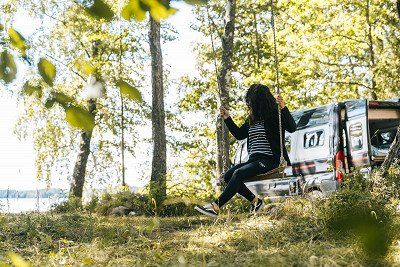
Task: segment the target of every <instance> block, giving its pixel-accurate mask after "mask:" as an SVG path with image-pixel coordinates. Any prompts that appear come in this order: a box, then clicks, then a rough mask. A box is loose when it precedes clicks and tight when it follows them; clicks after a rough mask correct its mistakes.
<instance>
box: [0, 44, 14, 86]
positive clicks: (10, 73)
mask: <svg viewBox="0 0 400 267" xmlns="http://www.w3.org/2000/svg"><path fill="white" fill-rule="evenodd" d="M16 76H17V65H16V64H15V61H14V57H13V56H12V55H11V54H10V53H8V52H7V51H3V52H2V53H1V55H0V79H1V80H3V81H4V82H5V83H10V82H12V81H13V80H14V79H15V77H16Z"/></svg>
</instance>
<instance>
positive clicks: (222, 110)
mask: <svg viewBox="0 0 400 267" xmlns="http://www.w3.org/2000/svg"><path fill="white" fill-rule="evenodd" d="M219 113H220V115H221V117H222V118H223V119H224V120H225V119H227V118H228V117H229V116H230V114H229V111H228V110H227V109H226V108H225V107H224V106H220V107H219Z"/></svg>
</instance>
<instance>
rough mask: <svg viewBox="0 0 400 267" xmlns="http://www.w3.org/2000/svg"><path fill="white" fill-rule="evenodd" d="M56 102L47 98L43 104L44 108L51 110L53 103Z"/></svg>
mask: <svg viewBox="0 0 400 267" xmlns="http://www.w3.org/2000/svg"><path fill="white" fill-rule="evenodd" d="M55 102H56V100H55V99H54V98H48V99H47V100H46V103H44V106H45V107H46V108H47V109H49V108H52V107H53V106H54V103H55Z"/></svg>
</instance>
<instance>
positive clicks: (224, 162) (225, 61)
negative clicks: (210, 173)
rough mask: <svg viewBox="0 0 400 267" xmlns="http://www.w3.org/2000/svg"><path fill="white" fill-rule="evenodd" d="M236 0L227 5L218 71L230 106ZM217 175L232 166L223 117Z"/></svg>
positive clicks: (219, 122) (219, 125)
mask: <svg viewBox="0 0 400 267" xmlns="http://www.w3.org/2000/svg"><path fill="white" fill-rule="evenodd" d="M235 16H236V0H227V1H226V5H225V18H224V22H225V28H224V33H223V35H222V59H221V60H222V62H221V69H220V71H219V73H218V78H217V81H218V87H219V92H220V94H221V95H220V98H221V99H220V101H221V105H223V106H225V107H228V106H229V86H230V81H231V72H232V57H233V39H234V33H235ZM216 127H217V131H216V132H217V176H218V177H219V176H220V175H221V174H222V173H223V172H224V171H226V170H227V169H228V168H229V166H230V159H229V139H228V137H229V136H228V133H229V131H228V129H227V127H226V126H225V124H224V122H223V120H222V118H218V120H217V124H216Z"/></svg>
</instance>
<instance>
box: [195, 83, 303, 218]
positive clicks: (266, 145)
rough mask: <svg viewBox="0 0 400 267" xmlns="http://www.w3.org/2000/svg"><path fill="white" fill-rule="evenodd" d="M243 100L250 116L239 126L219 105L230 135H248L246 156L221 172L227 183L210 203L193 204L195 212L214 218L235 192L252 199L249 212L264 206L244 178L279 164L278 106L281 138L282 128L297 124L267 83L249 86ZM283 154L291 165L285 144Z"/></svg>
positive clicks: (240, 136)
mask: <svg viewBox="0 0 400 267" xmlns="http://www.w3.org/2000/svg"><path fill="white" fill-rule="evenodd" d="M245 100H246V104H247V107H248V108H249V116H248V118H247V120H246V121H245V123H244V124H243V125H242V126H240V127H238V126H237V125H236V124H235V123H234V122H233V120H232V118H231V117H230V115H229V112H228V110H227V109H226V108H225V107H220V114H221V117H222V118H223V119H224V122H225V124H226V126H227V127H228V129H229V131H230V132H231V134H232V135H233V136H234V137H235V138H236V139H237V140H243V139H245V138H247V151H248V154H249V159H248V161H247V162H245V163H240V164H237V165H236V166H233V167H232V168H231V169H229V170H228V171H227V172H226V173H225V174H224V180H225V182H226V183H227V186H226V188H225V190H224V192H223V193H222V194H221V195H220V196H219V198H218V199H216V200H215V201H214V202H212V203H211V204H208V205H205V206H202V207H195V209H196V210H197V211H199V212H201V213H203V214H205V215H208V216H211V217H217V216H218V213H219V209H220V208H221V207H222V206H223V205H224V204H225V203H226V202H228V201H229V200H230V199H231V198H232V197H233V196H234V195H235V194H236V193H239V194H240V195H242V196H243V197H244V198H246V199H247V200H248V201H250V202H251V206H252V208H251V212H254V213H257V212H259V211H260V210H261V208H262V207H263V205H264V202H263V201H262V200H261V199H260V198H258V197H257V196H255V195H254V194H253V193H252V192H251V191H250V190H249V189H248V188H247V187H246V185H245V184H244V182H243V180H244V179H245V178H250V177H253V176H256V175H259V174H262V173H266V172H268V171H270V170H272V169H274V168H276V167H278V165H279V162H280V155H281V150H280V141H279V138H280V131H279V119H278V106H279V108H280V109H281V116H282V128H283V131H282V140H285V136H284V135H285V134H284V133H285V132H284V131H285V130H286V131H288V132H290V133H292V132H294V131H296V123H295V121H294V120H293V117H292V115H291V114H290V112H289V110H288V108H287V107H286V106H285V102H284V101H283V99H282V97H281V96H278V97H277V98H276V99H275V98H274V96H273V95H272V94H271V91H270V90H269V88H268V87H267V86H265V85H262V84H253V85H251V86H250V88H249V89H248V90H247V92H246V97H245ZM277 102H278V105H277ZM283 156H284V158H285V160H286V162H287V163H288V165H290V161H289V157H288V154H287V151H286V148H285V146H284V147H283Z"/></svg>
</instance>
